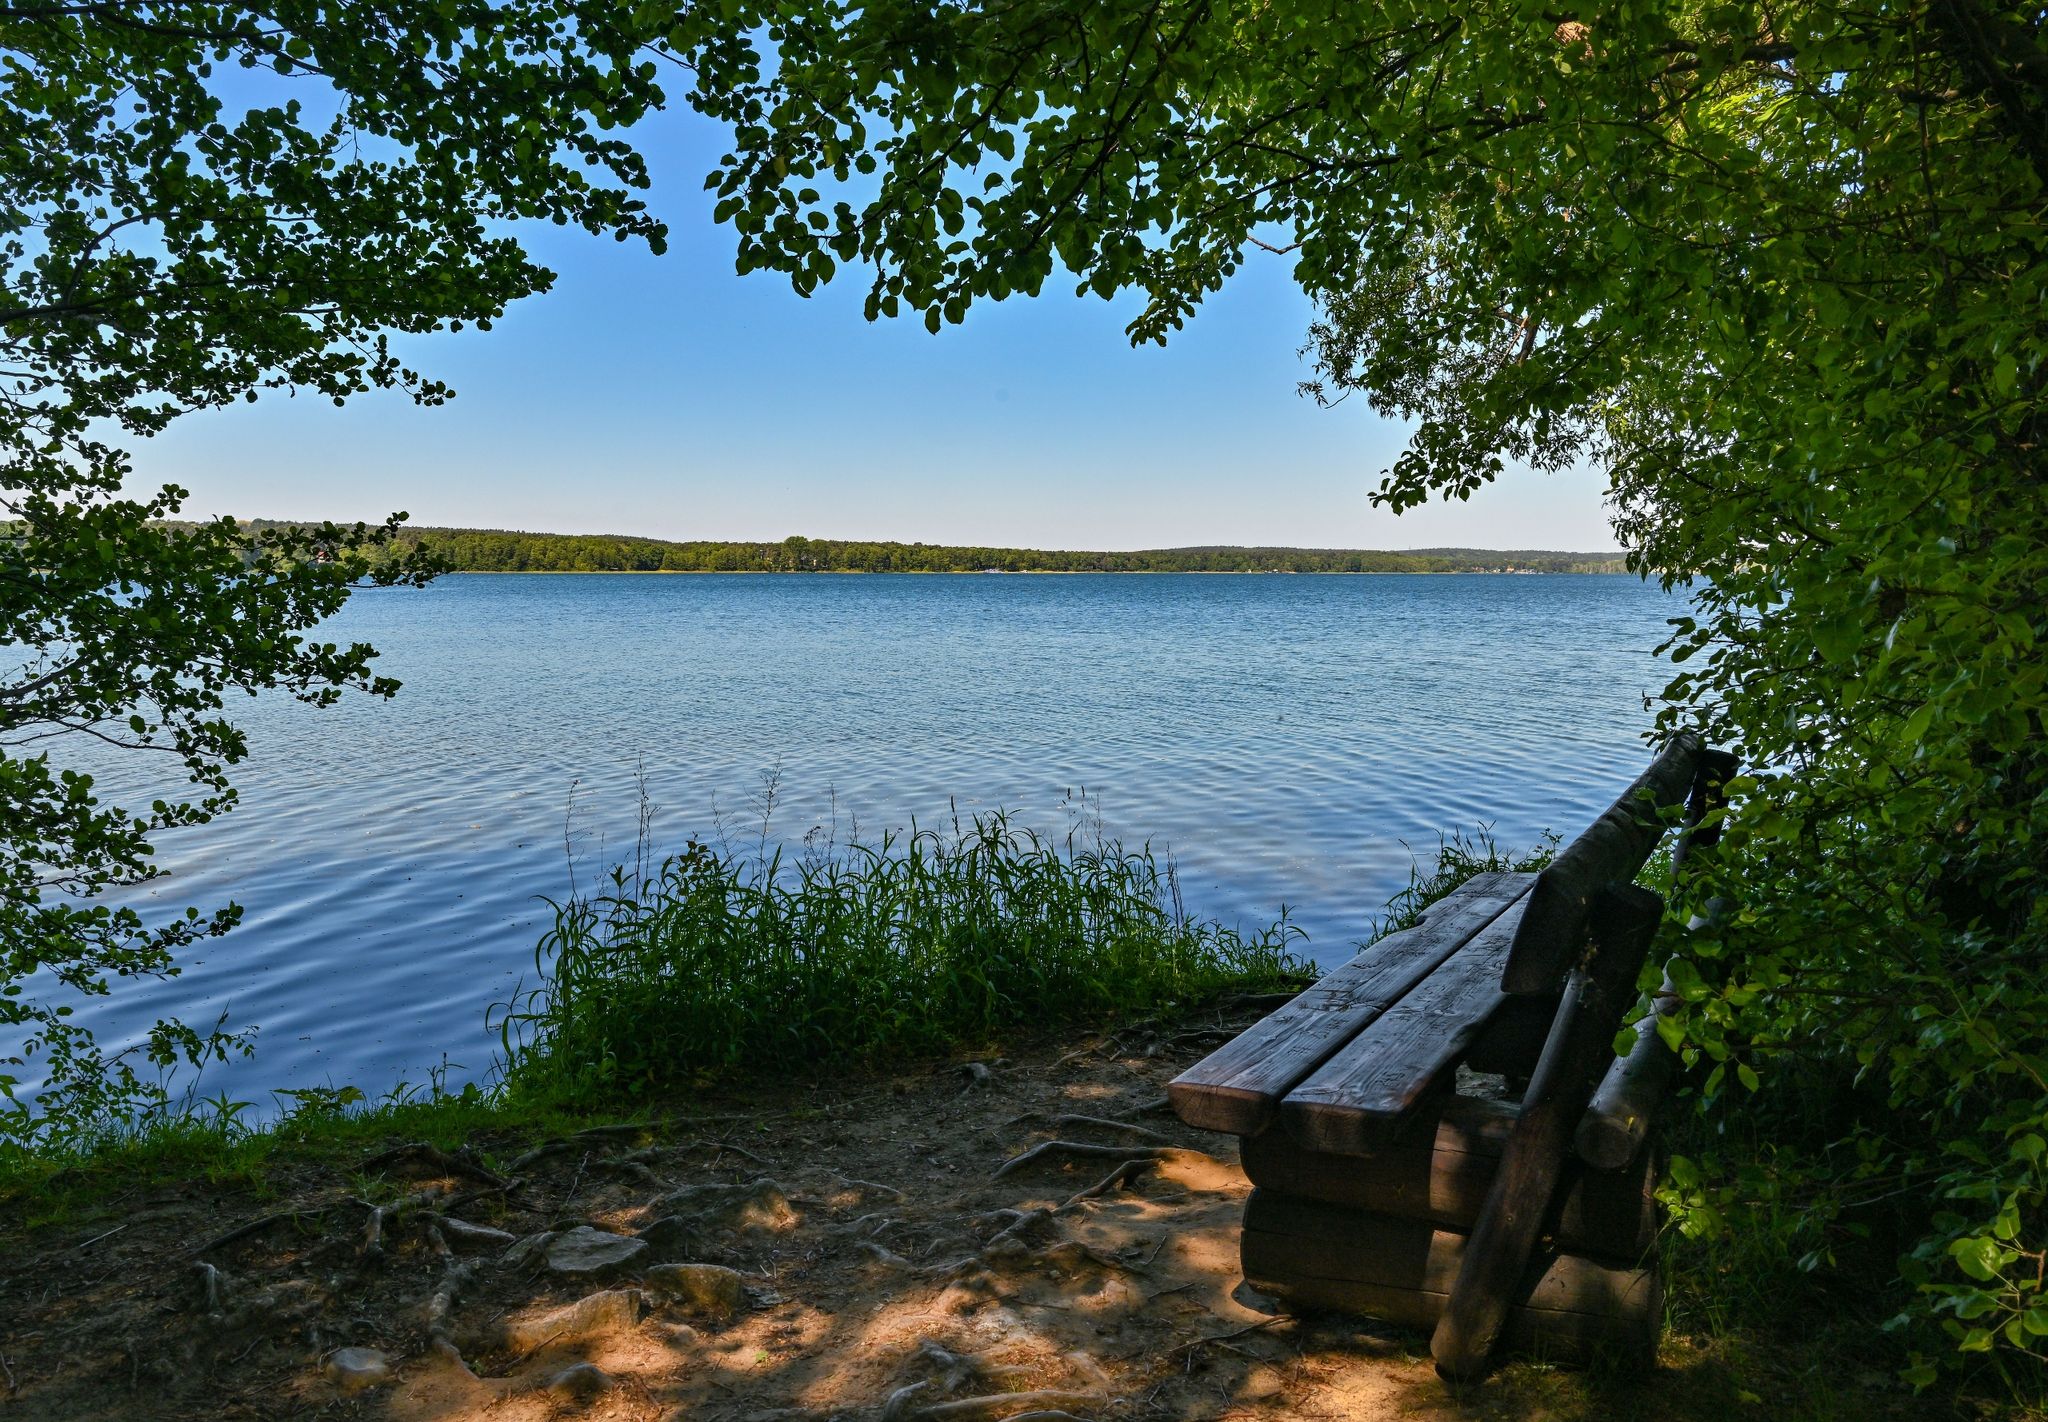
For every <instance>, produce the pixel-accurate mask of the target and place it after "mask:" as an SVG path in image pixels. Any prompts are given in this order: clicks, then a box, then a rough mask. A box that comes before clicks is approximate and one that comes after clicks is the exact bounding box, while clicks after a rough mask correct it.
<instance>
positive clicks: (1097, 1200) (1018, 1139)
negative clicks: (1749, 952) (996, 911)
mask: <svg viewBox="0 0 2048 1422" xmlns="http://www.w3.org/2000/svg"><path fill="white" fill-rule="evenodd" d="M1244 1020H1249V1019H1248V1018H1246V1019H1244ZM1233 1025H1234V1024H1223V1025H1222V1026H1221V1027H1220V1029H1219V1028H1218V1027H1217V1024H1214V1023H1211V1024H1207V1025H1206V1026H1205V1027H1204V1028H1202V1029H1199V1030H1192V1031H1191V1030H1188V1025H1187V1024H1181V1025H1180V1026H1177V1027H1174V1028H1167V1029H1160V1030H1159V1031H1157V1032H1154V1033H1150V1034H1145V1033H1140V1034H1137V1035H1135V1036H1134V1035H1131V1034H1126V1035H1125V1036H1124V1037H1122V1038H1118V1039H1112V1040H1109V1041H1091V1042H1090V1043H1087V1044H1084V1045H1082V1046H1081V1047H1078V1048H1077V1047H1076V1046H1075V1045H1074V1044H1073V1043H1067V1044H1064V1046H1063V1047H1050V1046H1048V1047H1046V1048H1044V1049H1042V1050H1034V1051H1032V1052H1030V1053H1020V1055H1019V1057H1018V1059H1017V1060H1015V1061H994V1062H979V1063H964V1064H949V1065H942V1066H937V1067H932V1066H924V1067H920V1068H918V1069H917V1070H916V1071H914V1072H910V1073H908V1074H905V1075H902V1076H900V1077H897V1078H895V1079H887V1078H883V1079H875V1078H868V1079H864V1080H860V1081H856V1082H850V1083H844V1084H838V1085H830V1086H810V1087H783V1088H779V1089H778V1090H776V1091H774V1092H772V1093H769V1092H764V1093H761V1094H760V1095H759V1096H757V1097H754V1098H752V1099H748V1100H738V1101H736V1100H733V1099H730V1098H719V1099H710V1098H707V1099H706V1100H705V1101H704V1102H703V1103H701V1106H700V1109H698V1110H697V1111H695V1112H693V1113H692V1115H690V1116H688V1117H678V1118H672V1119H665V1120H661V1121H655V1122H651V1123H650V1124H648V1125H646V1126H644V1127H639V1128H634V1129H619V1130H613V1129H607V1130H601V1131H594V1132H588V1133H584V1134H581V1135H576V1136H570V1137H566V1138H562V1139H557V1140H552V1141H541V1142H537V1143H536V1142H511V1141H504V1142H499V1141H487V1142H486V1141H479V1142H476V1143H474V1145H473V1147H471V1148H465V1149H464V1150H462V1151H458V1152H456V1153H454V1154H442V1153H440V1152H438V1151H435V1150H434V1149H432V1148H424V1149H410V1150H409V1149H406V1148H404V1147H403V1146H402V1145H401V1146H400V1147H399V1148H398V1149H396V1150H393V1151H387V1152H380V1153H379V1154H378V1155H375V1156H371V1157H369V1158H367V1159H366V1160H364V1161H361V1162H358V1163H357V1164H356V1167H355V1168H353V1169H349V1170H342V1169H335V1168H330V1167H322V1166H310V1165H308V1166H302V1167H287V1168H286V1173H285V1174H284V1175H283V1176H282V1178H279V1179H277V1180H275V1181H273V1182H272V1186H273V1188H272V1190H271V1191H270V1192H268V1196H267V1197H266V1198H258V1197H256V1196H255V1195H253V1194H250V1193H247V1192H233V1191H227V1192H224V1191H220V1190H208V1189H206V1188H205V1187H203V1186H199V1185H190V1186H182V1187H163V1188H156V1187H151V1188H146V1189H140V1190H137V1191H136V1192H133V1193H132V1194H131V1195H129V1196H127V1197H124V1198H121V1199H119V1200H117V1201H115V1202H113V1204H112V1205H111V1206H110V1207H109V1208H108V1209H107V1210H106V1211H105V1212H104V1213H103V1215H102V1216H100V1217H98V1218H95V1219H92V1220H89V1221H72V1222H68V1223H66V1224H64V1225H62V1226H50V1227H48V1228H46V1229H44V1230H41V1231H38V1232H37V1235H36V1237H33V1238H31V1239H30V1240H28V1241H27V1242H26V1247H25V1248H17V1249H14V1250H10V1253H11V1255H12V1257H11V1258H9V1259H7V1260H6V1261H5V1262H4V1263H0V1364H4V1368H5V1372H6V1377H5V1379H4V1382H0V1385H4V1386H5V1388H6V1389H7V1392H6V1394H5V1395H4V1398H0V1416H5V1417H21V1418H37V1419H41V1418H52V1419H57V1418H61V1419H74V1418H81V1419H82V1418H93V1419H108V1422H117V1420H119V1422H125V1419H150V1422H159V1419H164V1420H165V1422H168V1419H183V1418H194V1419H196V1418H208V1419H211V1418H273V1417H322V1418H336V1419H341V1418H348V1419H356V1418H363V1419H372V1418H374V1419H389V1422H457V1420H458V1419H472V1418H474V1419H492V1422H527V1419H536V1422H537V1419H544V1418H545V1419H554V1418H570V1417H574V1418H589V1419H593V1420H595V1419H617V1422H656V1420H657V1419H659V1420H660V1422H670V1420H671V1419H673V1420H674V1422H681V1419H700V1418H701V1419H704V1422H727V1419H734V1420H735V1422H737V1419H759V1422H770V1419H774V1422H806V1419H811V1418H817V1419H821V1422H822V1419H825V1418H845V1419H849V1422H853V1420H854V1419H859V1420H860V1422H998V1420H999V1419H1002V1420H1003V1422H1059V1419H1064V1418H1076V1419H1094V1418H1104V1419H1108V1418H1129V1419H1151V1418H1175V1419H1223V1418H1245V1419H1257V1418H1261V1417H1279V1416H1287V1417H1292V1418H1309V1419H1321V1418H1330V1419H1337V1418H1346V1419H1380V1418H1388V1419H1392V1418H1404V1419H1406V1418H1415V1419H1438V1418H1473V1417H1506V1416H1513V1417H1546V1418H1566V1417H1610V1416H1623V1415H1641V1416H1655V1417H1667V1416H1669V1417H1679V1416H1683V1417H1699V1418H1718V1417H1733V1416H1757V1417H1765V1416H1784V1415H1787V1413H1786V1412H1785V1410H1783V1409H1781V1408H1776V1407H1773V1406H1772V1405H1771V1399H1770V1398H1768V1397H1765V1396H1762V1395H1758V1394H1756V1393H1752V1392H1749V1391H1746V1390H1742V1389H1738V1388H1736V1387H1735V1386H1734V1385H1733V1384H1732V1383H1730V1382H1729V1381H1727V1379H1726V1378H1724V1377H1723V1376H1722V1373H1721V1371H1720V1370H1717V1369H1716V1368H1713V1367H1707V1366H1701V1365H1697V1364H1698V1359H1697V1358H1692V1357H1690V1356H1689V1354H1688V1350H1687V1348H1686V1345H1684V1344H1683V1343H1673V1344H1671V1345H1670V1346H1669V1347H1667V1350H1666V1353H1667V1366H1665V1367H1663V1368H1660V1370H1659V1372H1658V1373H1657V1374H1656V1375H1655V1376H1653V1377H1650V1378H1647V1379H1641V1378H1638V1379H1630V1380H1622V1381H1602V1380H1600V1379H1591V1380H1586V1379H1573V1378H1565V1377H1556V1376H1551V1375H1541V1374H1532V1373H1531V1372H1530V1371H1529V1370H1528V1369H1522V1370H1519V1371H1513V1370H1511V1371H1510V1372H1509V1373H1507V1374H1504V1375H1503V1376H1501V1377H1498V1378H1496V1379H1494V1380H1492V1381H1490V1382H1488V1383H1486V1384H1482V1385H1481V1386H1479V1387H1477V1388H1475V1389H1471V1390H1467V1391H1465V1392H1461V1393H1455V1394H1454V1393H1452V1392H1451V1391H1449V1390H1447V1389H1446V1388H1445V1387H1444V1386H1443V1385H1442V1384H1441V1383H1440V1382H1439V1381H1438V1380H1437V1378H1436V1376H1435V1374H1434V1373H1433V1372H1432V1370H1431V1368H1430V1366H1429V1362H1428V1359H1427V1356H1426V1352H1425V1346H1426V1345H1425V1340H1423V1339H1420V1338H1416V1337H1413V1336H1406V1335H1401V1334H1398V1333H1393V1332H1390V1331H1385V1330H1381V1329H1378V1328H1376V1327H1375V1326H1374V1325H1371V1324H1369V1323H1363V1322H1361V1321H1358V1320H1355V1319H1345V1318H1333V1317H1312V1318H1294V1317H1290V1316H1289V1315H1288V1314H1286V1313H1285V1312H1284V1311H1281V1310H1279V1309H1278V1308H1277V1307H1276V1306H1275V1305H1274V1304H1273V1303H1272V1302H1270V1301H1267V1300H1263V1299H1260V1298H1259V1297H1258V1296H1256V1295H1254V1294H1251V1293H1250V1292H1249V1291H1248V1290H1247V1289H1246V1288H1245V1286H1244V1285H1243V1283H1242V1281H1241V1278H1240V1276H1239V1273H1238V1268H1237V1252H1236V1251H1237V1225H1238V1220H1239V1217H1240V1215H1241V1213H1242V1210H1243V1205H1244V1198H1245V1195H1246V1194H1247V1192H1248V1190H1249V1186H1248V1185H1247V1183H1246V1181H1245V1179H1244V1177H1243V1175H1242V1174H1241V1173H1240V1171H1239V1170H1238V1168H1237V1165H1236V1151H1235V1142H1234V1141H1233V1140H1230V1139H1227V1138H1219V1137H1214V1136H1207V1135H1203V1134H1201V1133H1198V1132H1193V1131H1189V1130H1187V1129H1186V1128H1184V1127H1182V1126H1181V1125H1179V1123H1178V1122H1176V1121H1175V1120H1174V1119H1173V1118H1172V1116H1171V1115H1170V1114H1168V1113H1167V1112H1166V1110H1165V1106H1164V1095H1163V1088H1164V1085H1165V1083H1166V1081H1167V1079H1168V1078H1169V1077H1171V1076H1172V1075H1173V1074H1174V1073H1175V1072H1176V1071H1178V1070H1179V1069H1180V1068H1181V1067H1183V1066H1185V1065H1186V1064H1187V1063H1189V1062H1190V1061H1192V1060H1194V1059H1195V1058H1197V1057H1199V1056H1200V1055H1201V1054H1202V1053H1203V1052H1204V1051H1206V1050H1207V1049H1208V1048H1209V1047H1210V1046H1212V1045H1213V1044H1214V1042H1215V1041H1216V1040H1219V1039H1220V1037H1219V1035H1218V1034H1219V1030H1220V1032H1221V1034H1222V1035H1227V1034H1228V1032H1229V1031H1230V1030H1232V1027H1233ZM1047 1142H1065V1143H1068V1144H1067V1145H1063V1146H1046V1147H1045V1148H1044V1149H1042V1150H1039V1151H1037V1152H1036V1153H1032V1154H1027V1153H1029V1152H1032V1148H1033V1147H1035V1146H1043V1145H1045V1143H1047ZM1075 1147H1078V1149H1077V1148H1075ZM377 1207H381V1208H377ZM231 1232H235V1233H234V1234H233V1237H226V1238H223V1236H228V1235H230V1233H231ZM16 1243H17V1244H20V1241H18V1240H17V1241H16ZM701 1265H711V1266H717V1267H712V1268H702V1267H694V1266H701ZM678 1266H680V1267H678ZM1852 1410H1853V1411H1855V1413H1856V1415H1858V1416H1860V1417H1873V1416H1877V1415H1881V1414H1886V1413H1889V1412H1891V1410H1892V1409H1891V1407H1889V1406H1886V1405H1879V1404H1878V1400H1877V1398H1876V1397H1875V1396H1874V1395H1873V1396H1871V1397H1870V1398H1867V1399H1865V1400H1863V1401H1859V1402H1856V1403H1855V1404H1854V1405H1853V1408H1852ZM1899 1415H1908V1414H1905V1413H1901V1414H1899Z"/></svg>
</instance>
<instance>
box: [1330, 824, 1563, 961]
mask: <svg viewBox="0 0 2048 1422" xmlns="http://www.w3.org/2000/svg"><path fill="white" fill-rule="evenodd" d="M1557 841H1558V836H1557V835H1555V834H1552V833H1550V832H1549V831H1547V830H1546V831H1545V832H1544V834H1543V836H1542V843H1540V844H1538V845H1537V846H1536V847H1535V848H1533V849H1525V850H1512V849H1502V848H1501V847H1500V845H1499V843H1498V842H1496V841H1495V839H1494V837H1493V826H1492V825H1490V824H1482V825H1480V826H1479V827H1478V828H1477V829H1475V830H1473V831H1472V833H1470V834H1467V833H1465V831H1463V830H1454V831H1452V832H1451V833H1450V834H1448V835H1441V834H1440V835H1438V836H1437V842H1436V859H1435V861H1434V862H1433V863H1432V864H1431V865H1430V869H1429V872H1428V873H1427V874H1425V873H1423V872H1422V864H1421V861H1420V860H1417V861H1415V862H1413V863H1411V864H1410V865H1409V868H1408V887H1407V888H1405V889H1403V890H1401V891H1400V892H1399V893H1397V894H1395V895H1394V896H1393V897H1392V898H1391V899H1388V900H1387V908H1386V912H1385V913H1383V914H1381V915H1380V917H1379V919H1378V920H1377V921H1376V922H1375V923H1374V924H1373V932H1372V938H1371V940H1370V941H1371V942H1374V943H1377V942H1379V940H1380V939H1382V938H1385V937H1386V936H1387V935H1388V934H1390V933H1399V932H1401V931H1402V930H1403V929H1408V928H1413V927H1414V926H1415V925H1416V924H1417V923H1419V922H1420V921H1421V919H1422V912H1423V910H1424V909H1426V908H1428V907H1429V906H1430V905H1431V904H1433V903H1435V902H1436V901H1437V900H1438V899H1440V898H1443V897H1444V896H1445V895H1446V894H1448V893H1450V892H1451V890H1453V889H1455V888H1457V887H1458V886H1459V885H1460V884H1463V883H1464V882H1465V881H1466V880H1467V879H1470V878H1472V877H1473V876H1474V875H1477V874H1491V873H1495V872H1498V871H1500V870H1511V871H1513V872H1515V873H1517V874H1533V873H1535V872H1536V871H1537V870H1539V869H1545V868H1548V867H1549V865H1550V861H1551V860H1553V859H1555V858H1557Z"/></svg>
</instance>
